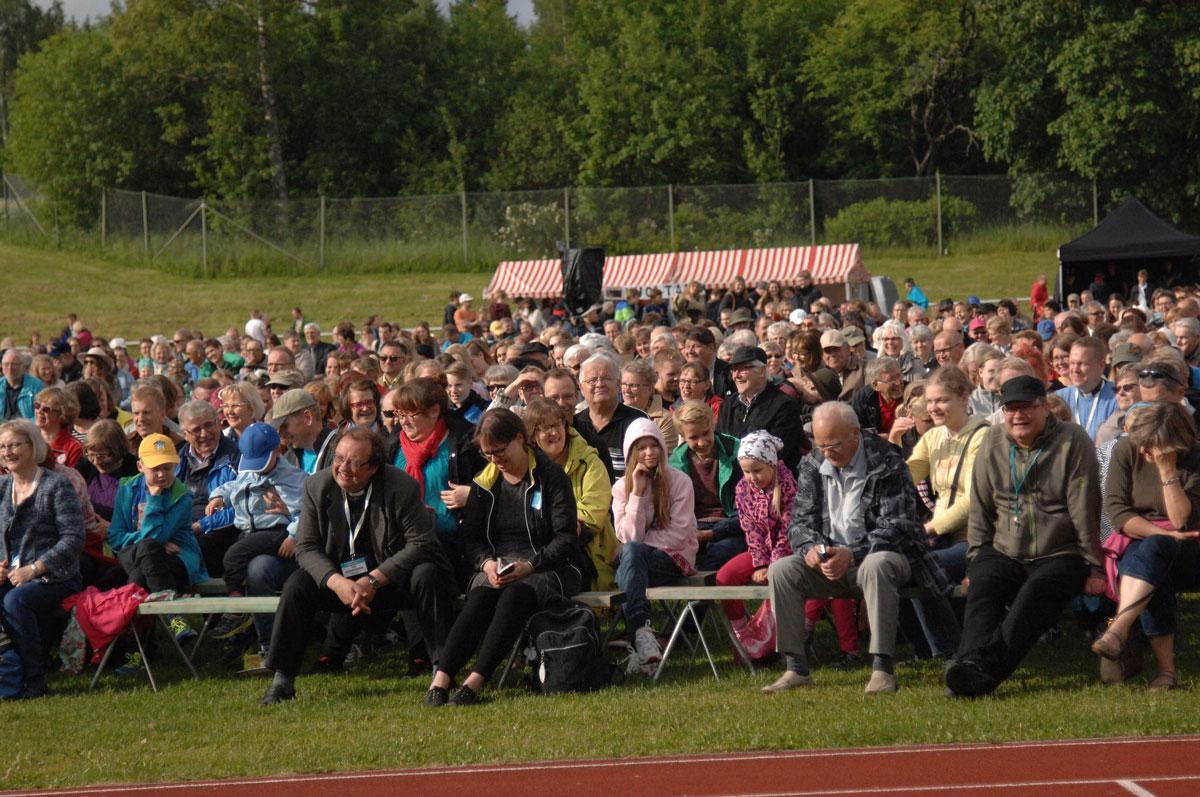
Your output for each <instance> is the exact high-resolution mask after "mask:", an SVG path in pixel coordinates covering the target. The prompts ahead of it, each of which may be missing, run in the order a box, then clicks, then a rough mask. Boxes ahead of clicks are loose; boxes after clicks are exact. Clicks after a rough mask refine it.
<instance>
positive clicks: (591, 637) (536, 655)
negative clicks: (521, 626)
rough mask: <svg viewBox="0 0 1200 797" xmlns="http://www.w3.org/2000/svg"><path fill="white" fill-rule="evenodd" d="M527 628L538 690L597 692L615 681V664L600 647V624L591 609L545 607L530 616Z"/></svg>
mask: <svg viewBox="0 0 1200 797" xmlns="http://www.w3.org/2000/svg"><path fill="white" fill-rule="evenodd" d="M525 631H526V633H527V634H528V635H529V640H530V642H531V643H532V646H533V649H532V653H533V655H532V656H528V658H529V663H530V674H529V685H530V687H531V688H532V689H533V690H534V691H535V692H541V693H542V694H547V695H553V694H557V693H559V692H594V691H595V690H597V689H602V688H604V687H606V686H608V685H609V683H611V682H612V667H611V665H609V663H608V660H607V659H606V658H605V657H604V651H603V650H602V649H601V647H600V626H599V623H598V622H597V620H596V615H595V614H594V613H593V612H592V610H591V609H588V608H587V607H584V606H580V605H574V606H570V607H568V608H559V609H544V610H542V611H540V612H538V613H536V614H535V615H533V616H532V617H530V618H529V622H528V624H526V626H525ZM527 655H528V654H527Z"/></svg>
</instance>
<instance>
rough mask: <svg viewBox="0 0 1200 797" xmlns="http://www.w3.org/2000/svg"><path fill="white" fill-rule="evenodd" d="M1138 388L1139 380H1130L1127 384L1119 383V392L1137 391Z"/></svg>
mask: <svg viewBox="0 0 1200 797" xmlns="http://www.w3.org/2000/svg"><path fill="white" fill-rule="evenodd" d="M1137 389H1138V383H1137V382H1130V383H1129V384H1127V385H1117V392H1118V393H1132V392H1133V391H1135V390H1137Z"/></svg>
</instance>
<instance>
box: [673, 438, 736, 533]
mask: <svg viewBox="0 0 1200 797" xmlns="http://www.w3.org/2000/svg"><path fill="white" fill-rule="evenodd" d="M714 434H715V436H716V448H717V489H718V491H719V492H720V495H721V508H722V509H724V510H725V517H737V506H735V505H734V502H733V494H734V491H735V490H736V489H737V483H738V482H740V481H741V480H742V466H741V465H739V464H738V461H737V450H738V439H737V438H736V437H734V436H733V435H729V434H721V433H720V432H715V433H714ZM667 462H668V464H670V466H671V467H672V468H675V469H676V470H680V471H683V472H684V473H686V474H688V475H689V476H691V475H692V470H691V467H690V466H689V464H688V447H687V445H686V444H685V443H683V442H682V441H681V442H680V443H679V447H678V448H676V449H675V450H674V451H672V452H671V456H670V457H669V458H668V459H667Z"/></svg>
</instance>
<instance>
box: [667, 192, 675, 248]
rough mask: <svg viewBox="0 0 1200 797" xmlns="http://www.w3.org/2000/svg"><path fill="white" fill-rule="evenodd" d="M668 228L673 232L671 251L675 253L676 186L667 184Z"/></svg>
mask: <svg viewBox="0 0 1200 797" xmlns="http://www.w3.org/2000/svg"><path fill="white" fill-rule="evenodd" d="M667 227H668V228H669V229H670V231H671V251H672V252H674V251H675V186H673V185H672V184H671V183H667Z"/></svg>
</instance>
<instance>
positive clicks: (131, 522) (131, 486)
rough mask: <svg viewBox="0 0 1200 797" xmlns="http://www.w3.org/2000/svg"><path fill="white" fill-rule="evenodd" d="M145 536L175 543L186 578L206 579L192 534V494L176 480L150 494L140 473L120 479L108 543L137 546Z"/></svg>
mask: <svg viewBox="0 0 1200 797" xmlns="http://www.w3.org/2000/svg"><path fill="white" fill-rule="evenodd" d="M145 539H153V540H157V541H158V542H160V543H162V544H164V545H165V544H166V543H168V542H173V543H175V544H176V545H178V546H179V559H180V561H181V562H183V564H184V567H186V568H187V572H188V581H189V582H191V583H192V584H196V583H198V582H200V581H207V580H208V571H207V570H206V569H205V568H204V557H203V556H202V555H201V553H200V543H198V542H197V541H196V535H195V534H193V533H192V496H191V494H190V493H189V492H188V490H187V487H185V486H184V484H183V482H181V481H179V479H176V480H175V481H174V482H173V483H172V484H171V488H170V489H169V490H167V491H166V492H165V493H161V494H159V495H151V494H150V492H149V491H148V490H147V489H146V477H145V476H143V475H142V474H140V473H139V474H138V475H137V476H130V477H129V478H127V479H123V480H122V481H121V486H120V487H118V488H117V499H116V502H115V504H114V506H113V517H112V522H111V523H110V524H109V527H108V544H109V545H110V546H112V549H113V550H114V551H121V550H124V549H125V548H128V547H129V546H131V545H137V544H138V543H139V542H141V541H142V540H145Z"/></svg>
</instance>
